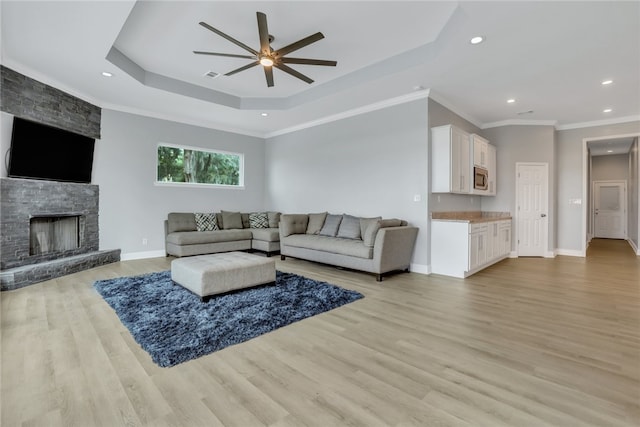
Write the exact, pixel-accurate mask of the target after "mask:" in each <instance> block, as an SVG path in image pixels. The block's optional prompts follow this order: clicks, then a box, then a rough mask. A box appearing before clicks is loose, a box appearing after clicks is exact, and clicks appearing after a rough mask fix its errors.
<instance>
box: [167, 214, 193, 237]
mask: <svg viewBox="0 0 640 427" xmlns="http://www.w3.org/2000/svg"><path fill="white" fill-rule="evenodd" d="M197 229H198V227H197V226H196V216H195V215H194V214H193V213H192V212H171V213H170V214H169V215H167V232H168V233H173V232H175V231H196V230H197Z"/></svg>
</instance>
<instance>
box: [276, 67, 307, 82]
mask: <svg viewBox="0 0 640 427" xmlns="http://www.w3.org/2000/svg"><path fill="white" fill-rule="evenodd" d="M273 66H274V67H277V68H278V69H279V70H282V71H284V72H285V73H288V74H291V75H292V76H293V77H297V78H299V79H300V80H302V81H305V82H307V83H309V84H311V83H313V80H311V79H310V78H309V77H307V76H305V75H304V74H302V73H299V72H297V71H296V70H294V69H293V68H291V67H288V66H286V65H284V64H282V63H280V64H278V63H275V64H273Z"/></svg>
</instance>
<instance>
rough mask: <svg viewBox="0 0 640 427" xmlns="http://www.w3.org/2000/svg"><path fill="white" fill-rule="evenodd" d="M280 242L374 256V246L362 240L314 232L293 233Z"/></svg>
mask: <svg viewBox="0 0 640 427" xmlns="http://www.w3.org/2000/svg"><path fill="white" fill-rule="evenodd" d="M280 244H285V245H287V246H294V247H298V248H305V249H313V250H317V251H323V252H330V253H335V254H339V255H348V256H353V257H358V258H366V259H371V258H373V248H370V247H367V246H365V245H364V244H363V243H362V240H355V239H343V238H340V237H329V236H320V235H314V234H292V235H290V236H288V237H285V238H283V240H282V242H280Z"/></svg>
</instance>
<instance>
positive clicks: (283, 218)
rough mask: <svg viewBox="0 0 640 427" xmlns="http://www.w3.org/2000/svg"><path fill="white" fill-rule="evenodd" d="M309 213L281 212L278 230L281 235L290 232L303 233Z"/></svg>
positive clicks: (307, 222)
mask: <svg viewBox="0 0 640 427" xmlns="http://www.w3.org/2000/svg"><path fill="white" fill-rule="evenodd" d="M308 224H309V215H305V214H282V215H280V231H281V233H282V235H283V236H290V235H291V234H304V233H306V232H307V225H308Z"/></svg>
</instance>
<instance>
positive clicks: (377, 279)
mask: <svg viewBox="0 0 640 427" xmlns="http://www.w3.org/2000/svg"><path fill="white" fill-rule="evenodd" d="M376 282H382V274H376Z"/></svg>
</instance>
